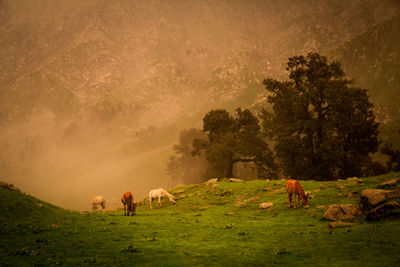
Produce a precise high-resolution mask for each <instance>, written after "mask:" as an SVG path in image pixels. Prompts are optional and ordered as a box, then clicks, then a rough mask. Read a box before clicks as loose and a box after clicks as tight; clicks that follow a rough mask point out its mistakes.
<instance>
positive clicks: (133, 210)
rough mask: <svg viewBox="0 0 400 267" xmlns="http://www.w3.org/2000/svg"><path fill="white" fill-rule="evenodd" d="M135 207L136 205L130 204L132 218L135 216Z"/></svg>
mask: <svg viewBox="0 0 400 267" xmlns="http://www.w3.org/2000/svg"><path fill="white" fill-rule="evenodd" d="M136 206H137V203H135V202H132V206H131V212H132V216H133V215H136Z"/></svg>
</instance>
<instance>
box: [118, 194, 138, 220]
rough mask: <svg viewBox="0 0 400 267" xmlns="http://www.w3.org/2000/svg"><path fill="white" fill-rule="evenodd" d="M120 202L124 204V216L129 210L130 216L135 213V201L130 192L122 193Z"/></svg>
mask: <svg viewBox="0 0 400 267" xmlns="http://www.w3.org/2000/svg"><path fill="white" fill-rule="evenodd" d="M121 202H122V204H124V211H125V216H129V212H131V214H132V216H133V215H136V203H134V202H133V194H132V193H131V192H126V193H125V194H123V195H122V198H121Z"/></svg>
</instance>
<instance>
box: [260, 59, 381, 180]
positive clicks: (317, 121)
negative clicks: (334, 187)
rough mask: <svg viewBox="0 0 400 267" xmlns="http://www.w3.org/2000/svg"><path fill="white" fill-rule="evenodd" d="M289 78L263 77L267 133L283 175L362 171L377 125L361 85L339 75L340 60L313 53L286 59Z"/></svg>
mask: <svg viewBox="0 0 400 267" xmlns="http://www.w3.org/2000/svg"><path fill="white" fill-rule="evenodd" d="M287 70H288V72H289V79H288V80H286V81H277V80H275V79H271V78H269V79H266V80H264V85H265V87H266V89H267V91H268V92H269V96H268V100H267V101H268V103H269V108H270V109H269V110H268V109H267V108H264V110H263V112H262V119H263V126H264V129H265V132H266V134H267V136H269V137H270V138H271V139H272V140H273V141H274V144H275V145H274V149H275V152H276V155H277V156H278V158H279V160H280V164H281V167H282V169H283V172H284V174H286V175H288V176H290V177H294V178H301V179H329V178H338V177H347V176H354V175H355V176H358V175H362V168H363V164H364V163H367V162H370V159H369V153H370V152H376V150H377V147H378V145H379V142H378V139H377V135H378V123H376V122H375V116H374V113H373V105H372V104H371V102H370V101H369V99H368V94H367V91H366V90H365V89H361V88H357V87H355V86H353V82H352V81H351V80H349V79H346V78H345V74H344V71H343V70H342V68H341V66H340V63H338V62H328V60H327V58H326V57H324V56H320V55H319V54H317V53H309V54H308V55H307V56H306V57H304V56H295V57H292V58H289V62H288V63H287Z"/></svg>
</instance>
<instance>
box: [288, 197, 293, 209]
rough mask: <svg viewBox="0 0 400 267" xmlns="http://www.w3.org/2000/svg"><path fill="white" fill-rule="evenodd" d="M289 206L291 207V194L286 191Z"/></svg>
mask: <svg viewBox="0 0 400 267" xmlns="http://www.w3.org/2000/svg"><path fill="white" fill-rule="evenodd" d="M288 200H289V208H290V207H292V194H290V193H288Z"/></svg>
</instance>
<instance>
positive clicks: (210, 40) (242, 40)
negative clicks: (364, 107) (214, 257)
mask: <svg viewBox="0 0 400 267" xmlns="http://www.w3.org/2000/svg"><path fill="white" fill-rule="evenodd" d="M362 2H363V1H350V3H349V2H348V1H333V2H330V1H322V2H321V1H304V2H302V1H297V2H296V3H293V1H279V2H276V1H250V2H249V1H239V0H238V1H217V2H209V1H193V2H192V1H189V2H188V1H158V0H154V1H115V2H111V1H100V0H99V1H84V2H82V1H57V2H54V1H40V2H38V1H24V0H18V1H8V0H1V1H0V36H1V45H0V58H2V62H1V64H0V67H1V69H0V181H4V182H7V183H11V184H14V185H15V186H16V187H18V188H20V189H21V190H22V191H24V192H26V193H28V194H31V195H33V196H35V197H38V198H40V199H42V200H45V201H48V202H50V203H52V204H54V205H57V206H61V207H63V208H67V209H73V210H89V209H90V208H91V198H92V197H93V196H96V195H103V196H104V197H105V199H106V206H107V208H118V207H121V203H120V198H121V195H122V194H123V193H124V192H126V191H131V192H132V193H133V194H134V196H135V201H139V200H141V199H143V198H144V197H146V195H147V193H148V192H149V191H150V190H151V189H154V188H159V187H164V188H166V189H168V188H171V187H174V186H176V185H178V184H182V181H181V180H179V179H173V178H171V177H170V176H168V174H167V172H166V164H167V162H168V159H169V157H170V156H171V155H173V154H174V151H173V145H174V144H176V143H177V142H178V139H179V133H180V132H181V131H182V130H184V129H190V128H193V127H196V128H200V129H201V128H202V117H203V116H204V114H205V113H206V112H207V111H209V110H210V109H212V108H226V109H227V110H234V109H236V108H237V107H253V108H255V107H256V106H257V105H258V104H259V103H262V100H263V99H264V98H263V96H264V93H265V92H264V88H263V85H262V80H263V79H264V78H266V77H268V76H273V77H276V78H279V77H283V76H284V74H285V71H284V64H285V62H286V60H287V58H288V57H290V56H293V55H297V54H301V53H307V52H310V51H317V52H322V53H329V51H331V50H332V49H335V48H337V47H338V46H340V45H342V44H344V43H345V42H348V41H350V40H351V39H352V38H354V37H356V36H358V35H359V34H361V33H363V32H364V31H365V30H367V29H369V28H370V27H373V26H374V25H377V24H378V23H381V22H383V21H386V20H388V19H390V18H392V17H394V16H398V15H399V14H400V4H399V3H398V2H397V1H389V0H387V1H381V0H379V1H369V2H368V3H362ZM333 3H334V4H333ZM199 164H200V165H199V166H197V167H199V168H203V166H204V163H199ZM195 167H196V166H195ZM242 172H245V171H242ZM244 175H248V176H252V175H253V174H244ZM210 178H213V177H210Z"/></svg>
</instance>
